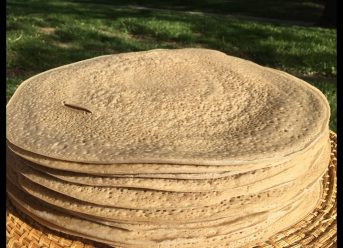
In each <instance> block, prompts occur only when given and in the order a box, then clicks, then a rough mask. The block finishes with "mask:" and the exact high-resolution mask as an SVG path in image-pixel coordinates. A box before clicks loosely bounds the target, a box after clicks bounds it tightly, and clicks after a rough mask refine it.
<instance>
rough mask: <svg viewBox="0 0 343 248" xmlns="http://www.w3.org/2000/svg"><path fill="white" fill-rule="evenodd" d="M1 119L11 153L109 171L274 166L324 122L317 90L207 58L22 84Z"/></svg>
mask: <svg viewBox="0 0 343 248" xmlns="http://www.w3.org/2000/svg"><path fill="white" fill-rule="evenodd" d="M32 96H35V97H32ZM6 112H7V125H6V126H7V136H6V137H7V139H8V141H9V142H11V143H13V144H14V145H16V146H18V147H20V148H22V149H24V150H27V151H30V152H33V153H37V154H40V155H43V156H47V157H51V158H56V159H60V160H66V161H76V162H85V163H109V164H113V163H170V164H174V163H175V164H197V165H225V164H235V163H238V164H239V163H246V162H247V161H260V160H263V161H264V160H268V159H269V160H273V161H275V160H277V159H279V158H283V157H285V156H287V155H289V154H294V153H296V152H299V151H301V150H302V149H305V148H306V147H307V146H309V145H310V144H311V143H313V142H314V141H315V140H316V139H318V138H319V137H320V136H321V135H322V134H323V132H324V131H325V130H327V128H328V121H329V105H328V102H327V100H326V99H325V97H324V95H323V94H322V93H321V92H320V91H319V90H317V89H316V88H314V87H312V86H310V85H309V84H307V83H305V82H304V81H301V80H299V79H297V78H295V77H292V76H290V75H288V74H286V73H279V72H277V71H275V70H272V69H268V68H265V67H262V66H259V65H257V64H254V63H252V62H248V61H246V60H242V59H239V58H235V57H231V56H227V55H226V54H224V53H221V52H217V51H213V50H207V49H177V50H152V51H147V52H136V53H126V54H120V55H109V56H102V57H98V58H94V59H89V60H85V61H81V62H78V63H74V64H70V65H66V66H62V67H59V68H56V69H53V70H49V71H47V72H44V73H42V74H39V75H37V76H34V77H32V78H30V79H28V80H26V81H25V82H23V83H22V84H21V85H20V86H19V87H18V89H17V90H16V92H15V93H14V95H13V97H12V98H11V99H10V101H9V103H8V104H7V111H6Z"/></svg>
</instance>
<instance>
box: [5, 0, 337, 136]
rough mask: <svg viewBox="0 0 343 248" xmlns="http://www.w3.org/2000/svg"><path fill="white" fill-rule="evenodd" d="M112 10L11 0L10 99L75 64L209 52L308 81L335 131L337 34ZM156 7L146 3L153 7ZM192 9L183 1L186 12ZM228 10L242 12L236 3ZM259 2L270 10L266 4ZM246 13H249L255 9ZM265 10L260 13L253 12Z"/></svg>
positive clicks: (75, 3) (89, 5) (71, 3)
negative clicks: (144, 53) (131, 55)
mask: <svg viewBox="0 0 343 248" xmlns="http://www.w3.org/2000/svg"><path fill="white" fill-rule="evenodd" d="M108 2H109V1H101V4H99V1H97V2H96V3H91V2H90V1H62V0H60V1H56V0H51V1H43V0H31V1H15V0H9V1H8V2H7V60H6V61H7V90H6V93H7V99H9V97H10V96H11V95H12V94H13V92H14V90H15V88H16V86H17V85H18V84H19V83H20V82H21V81H22V80H24V79H26V78H28V77H30V76H32V75H34V74H37V73H39V72H42V71H45V70H47V69H50V68H54V67H56V66H60V65H64V64H68V63H72V62H75V61H79V60H83V59H87V58H91V57H95V56H99V55H103V54H112V53H120V52H128V51H140V50H148V49H154V48H182V47H205V48H212V49H217V50H220V51H223V52H225V53H227V54H230V55H234V56H238V57H241V58H245V59H249V60H252V61H254V62H256V63H259V64H261V65H266V66H270V67H273V68H277V69H281V70H284V71H287V72H289V73H291V74H294V75H296V76H298V77H301V78H304V79H305V80H306V81H308V82H309V83H311V84H313V85H314V86H316V87H318V88H319V89H320V90H322V91H323V93H324V94H325V95H326V96H327V98H328V100H329V102H330V106H331V110H332V111H331V112H332V118H331V122H330V127H331V129H333V130H336V113H337V112H336V31H335V30H333V29H323V28H318V27H302V26H290V25H281V24H278V25H277V24H275V23H274V24H272V23H268V22H258V21H249V20H242V19H236V18H234V17H228V16H206V15H191V14H186V13H181V12H175V11H149V10H134V9H130V8H126V7H119V6H121V5H123V3H124V1H116V5H114V4H106V3H108ZM129 2H130V3H131V2H133V1H129ZM136 2H137V1H136ZM156 2H157V1H143V3H145V4H150V5H152V4H156ZM191 2H192V1H185V6H186V7H187V3H188V4H189V3H191ZM205 2H206V3H210V4H213V3H214V2H217V3H218V4H219V3H221V2H225V1H205ZM226 2H234V3H236V4H239V1H226ZM258 2H259V3H262V2H266V3H268V1H267V0H266V1H258ZM286 2H292V3H295V1H291V0H288V1H286ZM298 2H299V1H298ZM300 2H302V3H305V2H304V1H300ZM311 2H314V1H311ZM159 3H160V4H159V5H158V4H157V5H154V6H153V7H156V8H161V7H169V8H170V6H162V4H163V1H160V2H159ZM277 3H279V2H277ZM279 4H280V5H279V7H282V6H283V4H281V3H279ZM189 6H190V5H188V8H189ZM265 6H267V5H265ZM290 6H293V5H290ZM198 8H200V7H198ZM241 8H242V9H243V6H241ZM274 8H275V6H274ZM289 8H291V7H289ZM200 9H201V8H200ZM217 9H218V8H217ZM236 9H237V8H236ZM245 9H246V11H245V12H244V13H247V12H249V11H250V12H251V11H252V9H253V8H252V7H250V8H247V7H246V8H245ZM261 9H262V8H259V9H258V8H255V12H258V10H260V11H261ZM300 9H301V8H300ZM221 11H223V10H221ZM299 11H300V10H299ZM303 11H304V10H303ZM306 11H310V9H307V10H306ZM306 11H305V12H306ZM226 12H228V10H227V9H226ZM240 12H242V11H240ZM306 13H307V12H306ZM256 15H257V14H256ZM306 15H307V14H304V16H306ZM257 16H258V15H257ZM283 17H284V16H283ZM304 19H306V17H304Z"/></svg>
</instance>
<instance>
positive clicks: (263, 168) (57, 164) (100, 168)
mask: <svg viewBox="0 0 343 248" xmlns="http://www.w3.org/2000/svg"><path fill="white" fill-rule="evenodd" d="M328 135H329V134H328V131H327V132H326V134H323V135H322V137H321V138H320V139H319V140H318V141H317V142H315V143H314V144H312V145H311V146H310V147H308V148H307V149H305V150H304V151H303V152H302V154H301V155H300V154H298V156H297V157H295V158H288V159H287V160H286V159H283V160H282V162H280V161H279V160H278V161H275V162H274V163H269V164H262V165H261V164H260V165H259V164H245V165H243V164H242V165H240V166H239V168H241V169H238V166H237V165H235V166H231V167H229V166H216V168H221V167H222V169H223V170H222V171H217V172H214V173H213V172H210V171H207V172H206V173H205V172H204V171H203V170H202V169H201V168H193V169H196V170H198V171H197V173H196V174H195V173H187V174H184V173H176V174H170V173H163V174H159V173H150V174H147V173H144V174H142V173H139V172H140V171H141V170H140V169H139V168H142V167H141V166H143V167H144V168H145V167H148V166H149V164H125V165H123V166H124V167H125V166H127V167H128V171H127V172H126V173H130V171H131V170H134V168H135V166H137V171H136V172H135V173H134V174H132V175H131V174H115V175H113V174H112V173H114V172H119V173H120V171H118V170H117V166H119V165H122V164H112V165H91V164H82V163H73V162H65V161H58V160H54V159H48V158H43V159H42V157H41V156H40V158H39V156H38V158H39V159H35V158H37V156H31V155H30V156H29V155H28V154H27V153H25V152H23V151H22V149H18V148H15V146H12V145H10V144H8V145H9V146H8V148H9V149H7V150H8V151H7V152H9V153H11V151H13V152H14V153H16V154H18V155H19V156H20V157H23V158H25V159H28V160H29V161H30V162H33V163H30V162H28V163H29V164H31V165H32V166H35V165H37V166H35V167H37V168H38V169H39V168H41V169H43V170H45V171H47V170H48V169H49V168H55V169H59V170H67V171H69V170H71V171H75V170H76V171H79V172H82V173H87V172H88V173H90V174H91V175H92V178H94V176H96V175H99V176H101V175H102V176H103V175H106V176H107V177H108V176H111V177H125V178H136V177H137V178H162V179H197V180H198V179H214V178H223V177H237V176H239V177H240V178H242V180H245V178H244V179H243V175H245V176H247V178H246V179H247V180H249V181H251V180H257V179H258V178H260V176H262V175H265V176H268V175H270V176H271V175H273V173H274V172H276V170H277V168H280V170H281V171H282V170H283V169H286V168H288V167H291V166H293V165H294V164H299V163H300V161H302V160H303V159H305V160H306V158H308V157H309V156H312V155H314V154H315V153H316V152H317V150H318V149H320V148H321V147H322V146H323V145H325V143H326V141H327V140H328ZM49 161H50V162H49ZM39 165H43V166H39ZM151 166H152V167H153V166H154V165H151ZM155 166H156V165H155ZM159 166H162V167H164V166H168V167H170V166H175V167H182V168H183V166H184V165H166V164H163V165H159ZM185 166H186V165H185ZM188 166H189V167H190V166H191V165H188ZM42 167H43V168H42ZM46 167H48V168H46ZM200 167H204V166H200ZM211 167H213V166H210V167H207V168H211ZM270 167H272V168H273V169H272V168H270ZM77 168H78V169H77ZM91 168H92V169H91ZM111 168H112V169H111ZM182 168H180V170H182ZM188 169H189V168H187V170H188ZM224 169H228V170H229V171H225V170H224ZM275 169H276V170H275ZM193 172H194V171H193ZM94 173H95V174H94ZM244 173H245V174H244ZM65 175H66V174H65ZM245 176H244V177H245ZM74 180H75V179H74ZM82 180H84V179H82ZM91 185H93V184H91ZM158 185H160V184H158ZM211 186H212V187H216V186H215V185H211Z"/></svg>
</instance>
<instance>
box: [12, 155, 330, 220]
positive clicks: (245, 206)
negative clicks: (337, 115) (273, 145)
mask: <svg viewBox="0 0 343 248" xmlns="http://www.w3.org/2000/svg"><path fill="white" fill-rule="evenodd" d="M321 160H323V158H322V159H321ZM324 160H325V161H326V159H324ZM324 160H323V161H324ZM326 164H327V161H326ZM325 168H326V166H325V167H324V166H323V164H322V163H316V164H315V166H314V167H313V168H311V170H310V171H309V174H308V176H305V177H304V178H300V180H298V183H296V184H293V186H292V185H288V186H287V187H282V186H280V187H276V188H275V189H269V190H267V191H265V192H259V193H258V194H254V195H246V196H237V197H232V198H230V199H227V200H224V201H222V202H221V203H220V204H218V205H213V206H209V207H205V209H202V208H194V209H182V210H179V209H172V210H168V209H167V210H163V211H161V210H133V209H131V210H130V209H120V208H109V207H103V206H99V205H98V206H96V205H92V204H91V205H90V204H89V203H86V202H83V201H78V200H76V199H73V198H71V197H68V196H61V195H59V194H56V193H53V192H50V193H47V191H45V193H44V192H43V191H41V190H39V189H38V190H37V187H36V188H35V187H31V188H30V184H27V183H26V189H28V190H29V191H30V193H31V194H34V195H35V196H36V197H39V198H41V199H44V200H45V201H47V202H49V203H50V204H53V205H56V206H60V207H62V208H66V209H69V210H72V211H76V212H77V211H79V212H81V213H86V214H87V213H88V214H91V215H94V216H98V217H100V218H103V219H107V220H112V221H126V222H130V221H136V222H137V221H143V222H150V223H151V222H160V221H163V222H165V223H175V222H184V223H187V222H188V223H189V222H199V221H201V220H211V219H214V218H223V217H229V216H234V217H237V216H239V215H244V214H246V213H254V211H255V212H256V211H268V210H271V209H273V208H275V207H278V206H283V205H284V204H286V203H287V202H288V201H290V200H291V199H292V198H294V197H295V196H297V195H300V194H301V192H303V190H302V189H304V188H306V186H307V185H308V184H310V183H311V182H315V181H316V180H318V178H320V176H321V175H322V174H323V172H324V171H325ZM23 182H26V181H25V180H23V179H21V180H20V182H17V183H19V184H21V185H22V183H23ZM31 186H32V185H31ZM28 187H29V188H28ZM176 208H177V206H176Z"/></svg>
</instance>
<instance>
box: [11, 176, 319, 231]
mask: <svg viewBox="0 0 343 248" xmlns="http://www.w3.org/2000/svg"><path fill="white" fill-rule="evenodd" d="M9 178H10V181H13V183H14V184H16V185H19V187H20V188H21V189H22V190H23V191H25V192H26V193H28V194H30V195H32V196H34V197H35V198H36V200H35V201H38V200H37V199H39V200H42V201H43V202H46V203H48V204H52V205H50V206H51V208H56V207H57V208H58V209H59V210H63V212H67V213H70V214H72V215H75V216H79V217H82V218H85V219H90V220H94V221H97V222H99V221H100V220H101V223H106V224H107V225H110V226H116V227H120V228H124V229H129V230H137V229H138V230H146V229H147V230H150V229H156V228H158V227H159V228H168V229H170V228H177V229H180V228H192V229H194V228H201V227H207V226H213V225H219V224H221V223H229V222H230V221H231V222H232V221H234V220H236V219H237V218H245V216H246V215H249V216H254V215H256V214H259V213H263V212H266V211H269V212H274V211H275V209H278V208H280V207H283V206H284V205H285V204H286V205H287V204H289V203H291V202H292V201H294V200H296V199H297V198H301V197H303V195H304V192H305V191H304V190H300V191H296V190H294V194H293V195H291V196H286V197H287V198H285V199H281V201H280V199H275V197H274V199H273V196H272V197H271V196H270V195H269V199H267V198H266V197H265V195H266V194H271V193H273V192H270V191H269V192H268V191H267V192H264V196H263V192H262V194H261V195H260V197H261V199H258V198H257V197H251V196H247V197H246V198H248V200H250V202H252V201H254V198H255V199H257V200H258V202H255V203H254V204H252V206H251V207H250V209H248V208H247V207H244V208H243V209H242V207H241V206H242V204H241V202H239V198H240V197H238V198H237V199H231V200H230V203H231V206H230V208H231V210H230V209H229V210H230V212H231V213H232V214H231V213H230V212H228V213H227V215H223V217H221V218H215V219H212V220H211V219H206V220H205V221H203V222H200V221H201V218H202V216H201V215H200V216H199V217H198V219H197V222H193V223H192V222H189V223H185V224H180V223H178V224H173V223H171V224H168V223H166V222H165V221H163V219H162V218H160V222H156V223H153V222H151V221H150V220H149V219H147V222H141V223H134V222H135V217H133V218H132V220H131V221H130V222H129V223H123V222H121V221H120V220H119V222H118V221H114V220H112V221H106V220H109V219H108V216H105V215H104V213H108V212H111V211H113V209H111V208H106V207H105V208H104V207H101V206H99V205H94V204H93V205H89V204H87V203H84V202H81V201H75V200H74V199H72V198H68V197H66V196H61V195H59V194H58V193H54V192H52V191H49V190H48V189H44V188H43V187H42V186H39V185H36V184H35V183H32V182H29V181H28V180H27V179H25V178H20V182H21V183H20V184H18V183H17V182H16V179H13V178H12V176H9ZM312 184H313V183H311V184H307V188H309V187H311V185H312ZM290 190H292V188H291V189H290ZM274 194H275V192H274ZM249 197H250V198H249ZM56 199H57V200H56ZM276 201H277V203H279V205H277V204H275V203H273V202H276ZM261 202H264V203H265V205H266V206H267V208H265V209H259V207H258V204H259V203H261ZM68 203H71V205H69V206H68ZM250 204H251V203H250ZM256 206H257V208H256ZM87 207H88V209H90V211H88V212H86V211H84V210H85V209H87ZM175 210H176V211H177V209H175ZM199 210H200V209H198V210H196V211H198V212H200V211H201V213H202V214H203V215H204V214H205V212H207V211H208V210H207V209H206V208H204V209H201V210H200V211H199ZM82 211H83V212H82ZM159 212H169V213H170V212H171V214H175V211H164V210H159V211H155V213H156V215H159ZM173 212H174V213H173ZM188 212H190V211H188ZM99 213H100V214H99ZM185 213H187V212H185ZM92 216H93V218H92ZM156 217H158V216H156ZM212 217H215V216H212ZM149 221H150V222H149Z"/></svg>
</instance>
